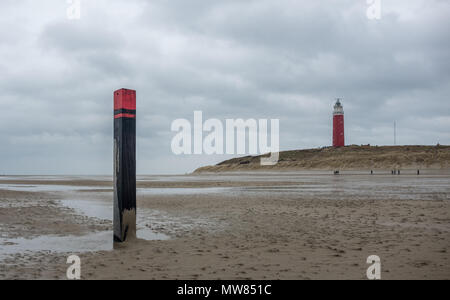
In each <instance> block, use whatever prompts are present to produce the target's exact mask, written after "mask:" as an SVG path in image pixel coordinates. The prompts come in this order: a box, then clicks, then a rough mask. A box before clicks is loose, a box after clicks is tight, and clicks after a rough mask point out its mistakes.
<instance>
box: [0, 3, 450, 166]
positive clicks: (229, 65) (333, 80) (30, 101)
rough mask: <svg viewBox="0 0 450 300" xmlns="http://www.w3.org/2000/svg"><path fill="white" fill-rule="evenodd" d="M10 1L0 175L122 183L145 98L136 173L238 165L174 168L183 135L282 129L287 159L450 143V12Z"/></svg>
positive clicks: (4, 26) (442, 7) (412, 7)
mask: <svg viewBox="0 0 450 300" xmlns="http://www.w3.org/2000/svg"><path fill="white" fill-rule="evenodd" d="M67 7H68V4H67V2H66V1H65V0H44V1H42V0H40V1H31V0H30V1H25V0H2V1H0V41H1V42H0V90H1V94H0V107H1V109H2V116H1V118H0V174H80V175H81V174H112V143H113V142H112V105H113V104H112V103H113V102H112V101H113V99H112V97H113V96H112V92H113V91H114V90H116V89H118V88H122V87H127V88H131V89H135V90H137V95H138V99H137V102H138V103H137V110H138V118H137V131H138V139H137V159H138V166H137V170H138V173H139V174H164V173H186V172H191V171H193V170H194V169H195V168H197V167H200V166H202V165H208V164H212V163H217V162H219V161H221V160H224V159H226V158H228V157H226V156H198V155H197V156H194V155H193V156H176V155H174V154H172V151H171V147H170V145H171V140H172V138H173V136H174V135H175V133H174V132H171V123H172V121H173V120H174V119H177V118H186V119H189V120H192V119H193V112H194V110H202V111H203V117H204V118H205V119H208V118H218V119H221V120H225V119H226V118H233V119H237V118H255V119H259V118H268V119H275V118H277V119H280V147H281V150H289V149H304V148H314V147H320V146H327V145H330V144H331V126H332V123H331V118H332V116H331V113H332V107H333V104H334V101H335V98H336V97H342V98H343V105H344V109H345V114H346V115H345V118H346V140H347V143H348V144H369V143H370V144H372V145H392V144H393V140H394V138H393V123H394V120H396V121H397V124H398V143H399V144H429V145H435V144H437V143H441V144H450V130H449V128H450V99H449V96H450V39H449V36H450V34H449V33H450V32H449V28H450V1H445V0H441V1H440V0H405V1H400V0H399V1H396V0H381V8H382V12H381V19H380V20H370V19H368V18H367V16H366V10H367V8H368V5H367V4H366V0H341V1H317V0H315V1H310V0H308V1H300V0H290V1H289V0H270V1H269V0H254V1H252V0H245V1H244V0H241V1H237V0H221V1H212V0H202V1H201V0H189V1H187V0H151V1H143V0H134V1H130V0H128V1H115V0H84V1H83V0H81V19H79V20H68V18H67V14H66V9H67Z"/></svg>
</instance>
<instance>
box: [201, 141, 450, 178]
mask: <svg viewBox="0 0 450 300" xmlns="http://www.w3.org/2000/svg"><path fill="white" fill-rule="evenodd" d="M260 161H261V156H247V157H241V158H235V159H231V160H227V161H224V162H221V163H219V164H217V165H215V166H206V167H202V168H199V169H197V170H196V171H195V172H194V173H207V172H236V171H257V170H261V171H270V170H274V171H277V170H292V171H299V170H380V169H383V170H393V169H415V170H417V169H449V168H450V146H395V147H373V146H348V147H343V148H332V147H328V148H321V149H310V150H295V151H285V152H280V160H279V162H278V164H277V165H275V166H261V164H260Z"/></svg>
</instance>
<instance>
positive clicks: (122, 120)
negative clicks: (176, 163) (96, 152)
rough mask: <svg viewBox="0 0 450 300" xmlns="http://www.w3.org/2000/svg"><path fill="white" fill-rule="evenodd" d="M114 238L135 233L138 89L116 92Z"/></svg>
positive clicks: (119, 238)
mask: <svg viewBox="0 0 450 300" xmlns="http://www.w3.org/2000/svg"><path fill="white" fill-rule="evenodd" d="M113 219H114V222H113V223H114V241H115V242H119V243H122V242H125V241H126V240H127V239H133V238H135V237H136V91H133V90H128V89H120V90H117V91H115V92H114V218H113Z"/></svg>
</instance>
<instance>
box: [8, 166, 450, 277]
mask: <svg viewBox="0 0 450 300" xmlns="http://www.w3.org/2000/svg"><path fill="white" fill-rule="evenodd" d="M55 186H60V187H59V188H57V187H56V188H55ZM0 199H1V201H0V228H1V231H0V232H1V233H0V279H65V274H66V269H67V267H68V265H66V259H67V257H68V256H69V255H71V254H76V255H79V256H80V257H81V260H82V279H365V278H366V270H367V268H368V266H369V265H367V264H366V259H367V257H368V256H370V255H378V256H379V257H380V258H381V264H382V278H383V279H450V254H449V253H448V251H449V246H450V176H449V175H448V174H441V175H439V174H434V175H423V176H413V175H404V176H391V175H384V174H383V175H375V176H369V175H362V174H355V175H352V174H346V175H341V176H331V175H323V174H319V173H317V174H316V173H315V174H296V173H291V174H273V173H271V174H245V175H236V174H228V175H204V176H145V177H140V178H139V180H138V229H139V230H140V231H138V237H139V232H141V236H140V238H142V239H139V240H137V241H135V242H133V243H128V244H126V245H121V246H119V247H116V249H114V250H112V242H110V241H108V234H109V231H111V230H112V229H111V228H112V224H111V217H110V216H112V211H111V207H112V191H111V188H110V183H109V181H108V178H96V177H89V178H74V177H71V178H38V177H33V178H25V177H20V178H19V177H7V178H1V177H0ZM96 234H98V235H96ZM111 236H112V233H111ZM23 239H25V240H26V241H24V240H23ZM111 239H112V238H111ZM30 241H32V242H30ZM49 241H51V242H49ZM70 241H73V242H74V243H75V244H76V247H75V246H72V245H71V243H70ZM39 243H41V244H47V245H45V246H42V245H40V244H39ZM61 245H62V246H61ZM71 247H73V248H71ZM46 248H48V249H46ZM27 250H28V251H27Z"/></svg>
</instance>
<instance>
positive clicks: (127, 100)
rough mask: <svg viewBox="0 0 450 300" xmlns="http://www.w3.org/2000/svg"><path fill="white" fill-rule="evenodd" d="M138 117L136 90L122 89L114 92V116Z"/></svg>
mask: <svg viewBox="0 0 450 300" xmlns="http://www.w3.org/2000/svg"><path fill="white" fill-rule="evenodd" d="M123 117H125V118H135V117H136V91H135V90H129V89H120V90H117V91H115V92H114V118H116V119H118V118H123Z"/></svg>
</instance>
